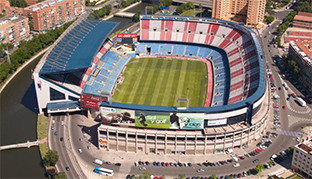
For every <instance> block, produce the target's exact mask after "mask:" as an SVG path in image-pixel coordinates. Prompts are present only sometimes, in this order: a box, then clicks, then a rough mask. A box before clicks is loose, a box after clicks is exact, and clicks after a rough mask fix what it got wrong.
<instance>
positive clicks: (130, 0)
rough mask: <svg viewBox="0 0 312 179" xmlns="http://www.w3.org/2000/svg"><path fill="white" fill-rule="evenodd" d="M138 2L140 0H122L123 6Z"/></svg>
mask: <svg viewBox="0 0 312 179" xmlns="http://www.w3.org/2000/svg"><path fill="white" fill-rule="evenodd" d="M136 2H139V0H121V7H123V8H125V7H128V6H130V5H131V4H134V3H136Z"/></svg>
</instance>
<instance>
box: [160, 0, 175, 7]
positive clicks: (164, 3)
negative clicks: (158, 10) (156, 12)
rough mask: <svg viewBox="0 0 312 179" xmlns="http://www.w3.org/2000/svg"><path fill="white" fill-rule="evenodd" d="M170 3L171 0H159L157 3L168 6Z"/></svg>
mask: <svg viewBox="0 0 312 179" xmlns="http://www.w3.org/2000/svg"><path fill="white" fill-rule="evenodd" d="M171 4H172V0H159V5H160V6H164V7H169V6H170V5H171Z"/></svg>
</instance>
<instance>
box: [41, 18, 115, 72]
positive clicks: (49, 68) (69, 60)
mask: <svg viewBox="0 0 312 179" xmlns="http://www.w3.org/2000/svg"><path fill="white" fill-rule="evenodd" d="M117 24H118V23H116V22H109V21H98V20H91V19H86V20H84V21H82V22H81V23H80V24H78V25H77V26H76V27H74V28H73V29H72V30H71V31H70V32H69V33H68V34H66V35H65V36H64V38H63V39H61V41H60V42H59V43H58V44H57V45H56V46H55V47H54V48H53V50H52V51H51V53H50V54H49V55H48V57H47V59H46V61H45V64H44V65H43V67H42V69H41V71H40V73H41V74H49V73H59V72H66V71H74V70H81V69H85V68H88V67H89V66H90V65H91V62H92V60H93V57H94V56H95V54H96V52H97V51H98V50H99V48H100V47H101V45H102V44H103V43H104V41H105V40H106V38H107V37H108V35H109V34H110V33H111V31H112V30H113V29H114V28H115V27H116V26H117Z"/></svg>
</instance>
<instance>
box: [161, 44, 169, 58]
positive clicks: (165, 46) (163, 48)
mask: <svg viewBox="0 0 312 179" xmlns="http://www.w3.org/2000/svg"><path fill="white" fill-rule="evenodd" d="M159 51H160V54H163V55H167V54H168V52H170V53H172V45H171V44H161V45H160V47H159Z"/></svg>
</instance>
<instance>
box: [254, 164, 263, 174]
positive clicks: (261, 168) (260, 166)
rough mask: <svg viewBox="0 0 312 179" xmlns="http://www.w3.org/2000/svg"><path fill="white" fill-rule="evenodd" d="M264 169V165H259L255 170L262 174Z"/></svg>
mask: <svg viewBox="0 0 312 179" xmlns="http://www.w3.org/2000/svg"><path fill="white" fill-rule="evenodd" d="M263 169H264V166H263V165H262V164H258V165H257V166H256V167H255V170H256V171H257V173H260V172H261V171H262V170H263Z"/></svg>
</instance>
